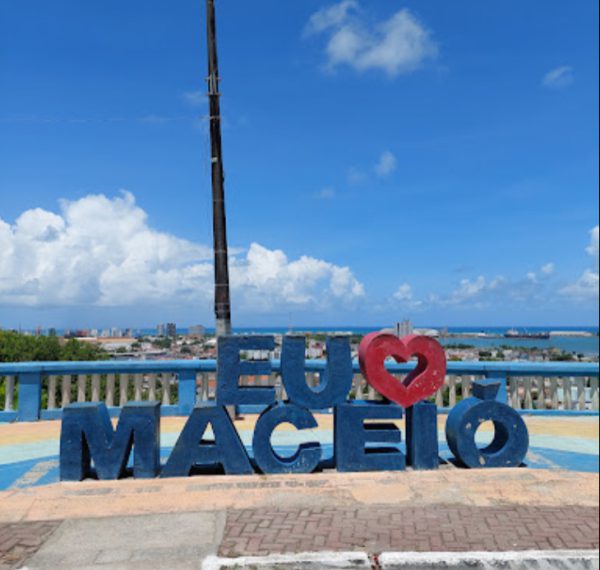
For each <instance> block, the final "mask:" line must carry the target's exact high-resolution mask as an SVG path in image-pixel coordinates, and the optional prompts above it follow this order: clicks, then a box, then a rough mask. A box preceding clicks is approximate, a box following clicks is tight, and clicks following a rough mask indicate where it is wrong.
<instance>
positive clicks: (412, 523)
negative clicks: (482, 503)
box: [219, 505, 599, 558]
mask: <svg viewBox="0 0 600 570" xmlns="http://www.w3.org/2000/svg"><path fill="white" fill-rule="evenodd" d="M598 517H599V510H598V508H596V507H521V506H504V507H502V506H499V507H472V506H457V505H437V506H427V507H415V508H411V507H404V508H397V507H387V506H377V507H374V506H373V507H357V508H337V509H336V508H318V507H317V508H305V509H301V508H295V509H273V508H270V509H264V508H262V509H261V508H258V509H244V510H231V511H228V512H227V523H226V525H225V532H224V534H223V539H222V541H221V545H220V548H219V555H220V556H224V557H228V558H233V557H238V556H263V555H268V554H273V553H294V552H315V551H366V552H368V553H371V554H375V555H376V554H378V553H381V552H388V551H402V552H468V551H494V552H496V551H514V550H554V549H564V550H596V549H598V532H599V524H598Z"/></svg>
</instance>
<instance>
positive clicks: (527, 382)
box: [524, 376, 533, 410]
mask: <svg viewBox="0 0 600 570" xmlns="http://www.w3.org/2000/svg"><path fill="white" fill-rule="evenodd" d="M524 382H525V409H526V410H531V409H533V397H532V396H531V378H530V377H529V376H527V377H526V378H525V381H524Z"/></svg>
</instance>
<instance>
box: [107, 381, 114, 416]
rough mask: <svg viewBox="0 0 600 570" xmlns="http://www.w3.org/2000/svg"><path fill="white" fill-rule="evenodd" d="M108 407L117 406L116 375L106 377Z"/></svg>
mask: <svg viewBox="0 0 600 570" xmlns="http://www.w3.org/2000/svg"><path fill="white" fill-rule="evenodd" d="M106 405H107V406H108V407H109V408H112V407H113V406H114V405H115V375H114V374H107V375H106Z"/></svg>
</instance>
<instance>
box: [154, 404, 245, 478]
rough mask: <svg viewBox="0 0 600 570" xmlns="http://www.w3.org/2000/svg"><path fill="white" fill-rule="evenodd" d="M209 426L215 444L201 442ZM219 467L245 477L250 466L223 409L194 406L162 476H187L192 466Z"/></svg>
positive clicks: (237, 436) (220, 407)
mask: <svg viewBox="0 0 600 570" xmlns="http://www.w3.org/2000/svg"><path fill="white" fill-rule="evenodd" d="M208 424H210V425H211V427H212V431H213V434H214V441H207V440H204V439H203V437H204V434H205V432H206V428H207V427H208ZM218 465H221V466H222V467H223V469H224V470H225V473H227V474H228V475H248V474H250V473H252V466H251V465H250V460H249V458H248V454H247V453H246V450H245V449H244V445H243V444H242V441H241V440H240V436H239V435H238V433H237V431H236V429H235V426H234V425H233V422H232V421H231V418H230V417H229V414H228V413H227V410H226V409H225V407H224V406H196V407H194V409H193V410H192V414H191V415H190V417H189V419H188V421H187V422H186V424H185V426H184V427H183V431H182V432H181V435H180V436H179V439H178V440H177V443H176V444H175V447H174V448H173V451H172V452H171V455H170V457H169V459H168V461H167V464H166V465H165V466H164V468H163V471H162V473H161V477H187V476H189V474H190V472H191V471H192V469H193V468H194V467H205V468H214V467H216V466H218Z"/></svg>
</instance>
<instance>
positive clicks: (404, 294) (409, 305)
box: [393, 283, 423, 310]
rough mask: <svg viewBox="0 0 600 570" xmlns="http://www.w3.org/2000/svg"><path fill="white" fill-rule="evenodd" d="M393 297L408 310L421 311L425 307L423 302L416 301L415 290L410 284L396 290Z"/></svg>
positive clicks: (404, 284)
mask: <svg viewBox="0 0 600 570" xmlns="http://www.w3.org/2000/svg"><path fill="white" fill-rule="evenodd" d="M393 297H394V300H395V301H397V302H398V303H399V304H400V305H401V306H402V307H403V308H406V309H413V310H414V309H419V308H420V307H421V306H422V305H423V301H420V300H419V299H415V295H414V293H413V289H412V287H411V286H410V285H409V284H408V283H403V284H402V285H400V287H398V289H396V292H395V293H394V295H393Z"/></svg>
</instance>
